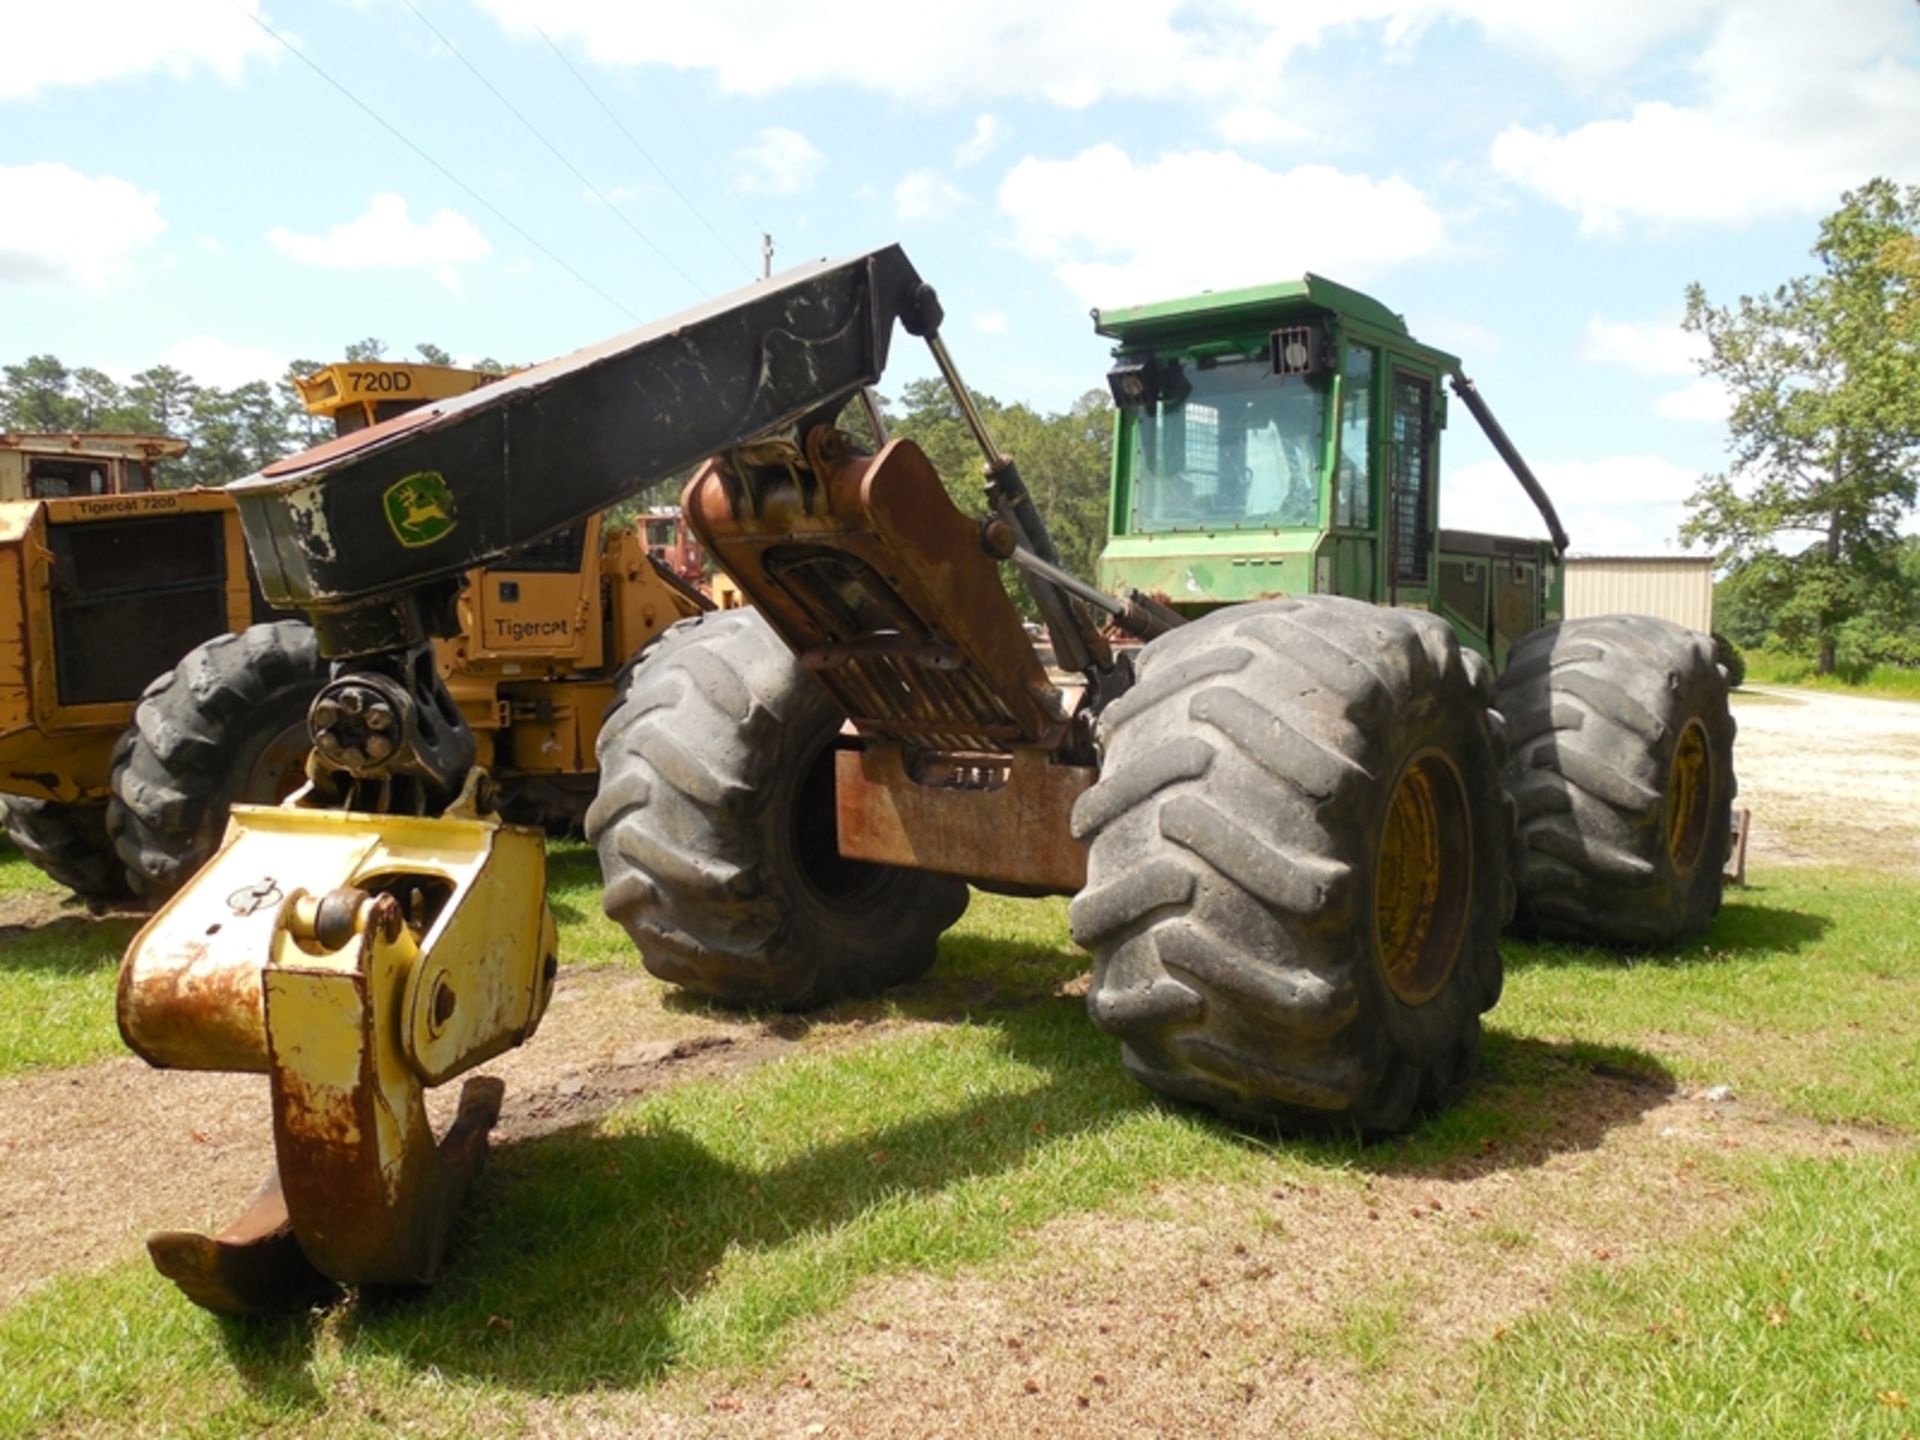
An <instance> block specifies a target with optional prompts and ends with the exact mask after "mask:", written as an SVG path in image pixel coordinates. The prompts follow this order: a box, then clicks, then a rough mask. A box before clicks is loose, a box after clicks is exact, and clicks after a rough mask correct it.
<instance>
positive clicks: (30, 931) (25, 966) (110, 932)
mask: <svg viewBox="0 0 1920 1440" xmlns="http://www.w3.org/2000/svg"><path fill="white" fill-rule="evenodd" d="M144 918H145V917H143V916H139V915H62V916H59V917H58V918H56V919H52V920H48V921H45V922H43V923H41V924H38V925H0V970H22V971H25V970H38V971H42V972H45V973H49V974H56V975H86V974H90V973H92V972H93V971H95V970H106V969H110V968H112V967H113V966H115V965H118V964H119V963H120V956H121V955H122V954H123V953H124V952H125V951H126V948H127V942H128V941H130V940H131V939H133V935H134V932H135V931H136V930H138V929H139V928H140V926H141V924H142V922H143V920H144Z"/></svg>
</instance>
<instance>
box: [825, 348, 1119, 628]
mask: <svg viewBox="0 0 1920 1440" xmlns="http://www.w3.org/2000/svg"><path fill="white" fill-rule="evenodd" d="M973 402H974V407H975V408H976V409H977V410H979V411H980V414H981V416H982V418H983V419H984V420H985V421H986V424H987V430H988V433H989V434H991V435H992V436H993V441H994V444H996V445H998V446H999V447H1000V448H1001V449H1002V450H1003V451H1005V452H1006V453H1008V454H1010V455H1012V456H1013V457H1014V458H1015V459H1016V460H1018V461H1019V462H1020V475H1021V478H1022V479H1024V480H1025V481H1026V483H1027V489H1028V490H1029V491H1031V492H1032V494H1033V502H1034V507H1035V508H1036V509H1037V510H1038V511H1039V512H1040V518H1041V520H1042V521H1044V522H1045V524H1046V527H1047V533H1048V534H1049V535H1051V536H1052V537H1053V543H1054V547H1055V548H1056V549H1057V550H1058V551H1059V552H1060V562H1061V564H1062V565H1063V566H1064V567H1065V568H1066V569H1068V570H1070V571H1072V572H1073V573H1074V574H1076V575H1079V576H1080V577H1081V578H1083V579H1092V578H1093V575H1094V567H1095V564H1096V562H1097V561H1098V560H1099V558H1100V550H1101V548H1102V546H1103V545H1104V544H1105V541H1106V533H1107V486H1108V477H1109V474H1110V472H1111V468H1112V461H1113V403H1112V401H1111V400H1109V399H1108V397H1107V394H1106V392H1105V391H1102V390H1089V391H1088V392H1087V393H1086V394H1084V395H1082V396H1081V397H1080V398H1079V399H1078V400H1076V401H1075V402H1074V403H1073V405H1072V406H1071V407H1070V408H1069V409H1068V410H1067V411H1066V412H1064V413H1062V414H1056V415H1043V414H1041V413H1040V412H1038V411H1036V410H1034V409H1032V408H1031V407H1030V406H1027V405H1003V404H1001V403H1000V402H999V401H998V400H995V399H994V398H993V397H992V396H990V395H981V394H979V393H977V392H976V393H975V394H974V396H973ZM887 408H888V410H889V424H890V426H891V428H892V432H893V434H895V435H899V436H904V437H907V438H909V439H911V440H913V441H914V442H915V443H916V444H918V445H919V446H920V448H921V449H922V450H924V451H926V452H927V458H928V459H929V460H931V461H932V462H933V466H934V469H935V470H937V471H938V472H939V474H940V479H941V482H942V483H943V484H944V485H945V486H946V488H947V493H948V494H949V495H951V496H952V497H953V500H954V503H955V504H957V505H958V506H959V507H960V508H961V509H962V510H964V511H966V512H967V513H968V514H970V515H983V514H985V512H986V498H985V487H984V483H983V482H984V475H983V472H982V464H981V455H980V447H979V445H978V444H977V443H976V442H975V440H974V438H973V432H972V431H971V430H970V429H969V428H968V426H967V423H966V421H965V419H964V418H963V417H962V416H961V414H960V407H959V406H958V405H957V404H956V403H955V402H954V400H953V397H952V395H951V394H950V393H949V392H948V390H947V388H946V386H945V385H944V384H943V383H942V382H941V381H939V380H937V379H926V380H915V381H913V382H912V383H910V384H909V385H908V386H907V387H906V388H905V389H904V390H903V391H902V392H901V397H900V412H899V413H893V407H892V406H888V407H887ZM843 423H844V422H843ZM1007 579H1008V589H1009V591H1011V592H1012V594H1013V596H1014V598H1015V601H1016V602H1017V603H1018V604H1019V605H1020V607H1021V609H1022V610H1023V611H1028V612H1031V609H1032V606H1031V604H1030V600H1029V597H1028V595H1027V593H1026V587H1025V585H1024V584H1022V583H1021V582H1020V581H1019V580H1018V579H1017V578H1016V576H1015V575H1014V573H1012V572H1011V571H1010V572H1009V574H1008V576H1007Z"/></svg>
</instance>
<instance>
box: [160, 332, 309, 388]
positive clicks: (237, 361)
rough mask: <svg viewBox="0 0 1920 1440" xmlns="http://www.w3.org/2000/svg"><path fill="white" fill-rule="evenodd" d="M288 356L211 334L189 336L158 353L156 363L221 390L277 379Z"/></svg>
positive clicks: (285, 365) (284, 368)
mask: <svg viewBox="0 0 1920 1440" xmlns="http://www.w3.org/2000/svg"><path fill="white" fill-rule="evenodd" d="M290 359H291V357H290V356H287V355H283V354H281V353H280V352H279V351H277V350H266V349H262V348H261V347H259V346H257V345H235V344H232V343H231V342H229V341H226V340H219V339H216V338H215V337H213V336H211V335H193V336H189V337H188V338H187V339H185V340H182V341H180V342H179V343H177V344H175V345H170V346H168V347H167V348H166V349H165V350H163V351H161V352H160V363H161V364H163V365H171V366H173V367H174V368H175V369H176V370H183V371H185V372H186V373H187V374H189V375H191V376H192V377H193V378H194V379H195V380H197V381H198V382H199V383H200V384H202V385H215V386H218V387H219V388H220V389H222V390H231V389H233V388H234V387H235V386H238V385H245V384H246V383H248V382H249V381H251V380H266V381H268V382H272V381H276V380H278V379H279V378H280V377H281V376H282V375H284V374H286V373H287V364H288V362H289V360H290Z"/></svg>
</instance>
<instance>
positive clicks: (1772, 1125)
mask: <svg viewBox="0 0 1920 1440" xmlns="http://www.w3.org/2000/svg"><path fill="white" fill-rule="evenodd" d="M1646 1083H1647V1082H1646V1081H1644V1080H1639V1081H1634V1080H1625V1079H1617V1078H1609V1077H1607V1076H1605V1075H1599V1074H1596V1075H1595V1076H1594V1078H1593V1080H1592V1082H1591V1083H1590V1084H1589V1086H1588V1087H1587V1088H1586V1091H1585V1093H1583V1094H1582V1095H1581V1096H1580V1097H1579V1101H1580V1111H1581V1114H1582V1117H1583V1118H1581V1119H1580V1120H1579V1121H1577V1122H1576V1125H1577V1128H1579V1129H1580V1130H1581V1131H1582V1132H1583V1133H1582V1134H1581V1135H1579V1136H1577V1137H1575V1138H1576V1139H1577V1140H1579V1141H1581V1142H1584V1141H1586V1140H1587V1139H1589V1138H1590V1139H1591V1140H1592V1142H1593V1143H1592V1145H1591V1147H1590V1148H1571V1149H1569V1148H1565V1147H1564V1141H1565V1138H1566V1137H1560V1138H1559V1139H1557V1140H1556V1139H1555V1137H1553V1136H1551V1135H1546V1136H1543V1137H1542V1138H1541V1139H1540V1141H1539V1142H1538V1144H1537V1145H1534V1146H1522V1147H1519V1148H1518V1149H1517V1150H1516V1152H1515V1153H1513V1154H1505V1155H1502V1154H1497V1153H1490V1154H1483V1155H1479V1156H1469V1157H1465V1158H1463V1159H1462V1160H1461V1161H1459V1162H1458V1163H1449V1164H1447V1165H1444V1166H1442V1167H1439V1168H1438V1169H1437V1170H1436V1171H1435V1172H1434V1173H1424V1174H1419V1173H1410V1174H1374V1175H1370V1176H1364V1175H1363V1176H1358V1177H1347V1176H1342V1175H1338V1174H1332V1175H1329V1177H1328V1178H1327V1180H1326V1181H1325V1182H1324V1183H1311V1184H1291V1185H1287V1186H1284V1187H1282V1188H1279V1189H1275V1190H1273V1191H1271V1192H1267V1193H1260V1192H1258V1191H1255V1190H1250V1189H1245V1188H1242V1189H1225V1188H1209V1187H1183V1188H1180V1189H1177V1190H1176V1189H1168V1190H1166V1191H1164V1192H1162V1193H1160V1194H1157V1195H1155V1196H1153V1197H1151V1198H1150V1201H1149V1203H1148V1204H1147V1205H1146V1206H1145V1207H1144V1208H1145V1210H1146V1212H1147V1213H1144V1214H1134V1215H1127V1216H1121V1217H1116V1216H1112V1215H1098V1216H1076V1217H1073V1218H1070V1219H1065V1220H1060V1221H1057V1222H1054V1223H1051V1224H1048V1225H1046V1226H1044V1227H1042V1228H1041V1229H1040V1230H1038V1231H1037V1232H1036V1233H1035V1234H1034V1235H1033V1236H1032V1237H1031V1239H1032V1243H1031V1245H1030V1246H1029V1247H1028V1248H1027V1249H1026V1251H1025V1252H1024V1253H1023V1254H1022V1255H1021V1256H1019V1257H1018V1258H1017V1259H1016V1260H1015V1261H1012V1262H1009V1264H1008V1266H1007V1267H1005V1270H1004V1273H984V1274H979V1273H970V1274H965V1275H961V1276H957V1277H940V1276H931V1275H927V1274H910V1275H902V1276H897V1277H893V1278H890V1279H886V1280H881V1281H876V1282H874V1283H873V1284H870V1285H868V1286H866V1287H864V1288H863V1289H862V1290H861V1291H860V1292H858V1293H857V1294H856V1295H855V1296H854V1297H853V1298H852V1299H851V1300H849V1301H848V1302H847V1303H846V1304H844V1305H842V1306H841V1307H839V1309H838V1310H837V1311H836V1312H835V1313H834V1314H833V1315H832V1316H829V1317H825V1318H823V1319H821V1320H819V1321H816V1322H814V1323H812V1324H811V1325H809V1326H807V1327H805V1328H804V1329H803V1330H802V1331H801V1332H800V1334H799V1335H798V1336H797V1337H796V1339H795V1341H794V1343H793V1344H792V1345H791V1346H790V1347H789V1348H788V1350H787V1352H786V1354H785V1355H784V1356H783V1358H782V1360H781V1362H780V1363H779V1364H778V1365H776V1366H775V1367H774V1368H773V1369H772V1370H771V1371H769V1372H768V1373H766V1374H764V1375H761V1376H757V1377H752V1378H747V1379H742V1380H739V1381H738V1382H736V1383H733V1384H728V1383H725V1382H724V1381H722V1382H718V1383H716V1381H715V1380H713V1379H712V1378H708V1377H698V1378H695V1379H693V1380H691V1381H687V1382H679V1381H670V1382H669V1383H668V1384H667V1385H665V1386H663V1387H661V1388H660V1389H659V1390H658V1391H656V1392H654V1393H652V1394H650V1395H644V1396H642V1395H633V1394H598V1395H590V1396H583V1397H579V1398H576V1399H573V1400H569V1401H563V1402H553V1403H551V1404H548V1405H545V1406H542V1407H540V1408H538V1409H536V1411H535V1413H534V1416H533V1417H532V1428H533V1430H534V1432H535V1433H536V1434H541V1435H552V1436H560V1435H568V1436H576V1435H591V1436H599V1435H606V1436H612V1435H660V1436H669V1435H671V1436H683V1435H684V1436H702V1435H714V1436H718V1435H723V1434H724V1435H727V1436H735V1435H755V1436H758V1435H768V1436H773V1435H780V1436H815V1435H820V1436H861V1437H896V1436H899V1437H904V1436H935V1435H955V1436H958V1435H965V1436H1017V1437H1023V1440H1024V1437H1030V1436H1033V1435H1048V1436H1053V1435H1061V1436H1079V1435H1084V1436H1106V1435H1249V1436H1252V1435H1259V1436H1270V1435H1339V1436H1347V1435H1353V1434H1358V1433H1363V1432H1368V1431H1369V1430H1370V1426H1369V1424H1368V1416H1369V1414H1370V1413H1372V1411H1373V1409H1374V1408H1375V1406H1376V1405H1377V1403H1378V1401H1379V1399H1380V1397H1381V1396H1382V1395H1383V1394H1385V1395H1389V1396H1391V1395H1394V1394H1401V1395H1404V1394H1407V1393H1414V1394H1419V1395H1424V1396H1427V1397H1429V1398H1430V1399H1431V1400H1432V1401H1433V1402H1435V1403H1436V1404H1440V1405H1444V1404H1445V1403H1447V1402H1448V1401H1452V1400H1457V1399H1458V1398H1459V1394H1458V1392H1459V1388H1460V1386H1461V1384H1462V1383H1464V1375H1465V1374H1466V1373H1467V1368H1468V1367H1465V1366H1458V1367H1457V1368H1456V1367H1453V1366H1451V1365H1450V1363H1449V1362H1450V1361H1455V1360H1458V1359H1459V1358H1460V1357H1461V1355H1462V1351H1463V1350H1464V1348H1465V1347H1467V1346H1469V1345H1472V1344H1474V1343H1477V1342H1480V1341H1485V1340H1490V1339H1497V1338H1498V1337H1499V1335H1500V1334H1501V1333H1502V1332H1503V1330H1504V1329H1505V1327H1507V1326H1510V1325H1512V1324H1513V1323H1514V1322H1515V1321H1517V1320H1519V1319H1520V1318H1521V1317H1523V1316H1524V1315H1526V1314H1527V1313H1528V1312H1530V1311H1533V1310H1535V1309H1538V1308H1539V1307H1541V1306H1545V1305H1550V1304H1551V1303H1552V1302H1553V1300H1554V1297H1555V1295H1556V1293H1557V1291H1558V1289H1559V1288H1560V1286H1561V1284H1562V1282H1563V1280H1564V1278H1565V1276H1566V1275H1567V1273H1568V1272H1569V1271H1570V1270H1572V1269H1573V1268H1574V1267H1576V1266H1583V1265H1590V1264H1595V1263H1600V1264H1626V1263H1631V1262H1632V1261H1634V1260H1635V1259H1638V1258H1640V1257H1642V1256H1644V1255H1647V1254H1649V1253H1652V1252H1654V1251H1657V1250H1662V1249H1666V1248H1668V1247H1672V1246H1674V1245H1676V1244H1680V1245H1684V1244H1685V1242H1686V1241H1687V1239H1688V1237H1689V1236H1692V1235H1695V1234H1699V1233H1705V1232H1713V1231H1718V1230H1720V1229H1722V1228H1724V1227H1725V1226H1727V1225H1729V1224H1731V1223H1733V1222H1734V1221H1735V1220H1736V1219H1737V1218H1738V1216H1739V1215H1740V1214H1741V1213H1742V1212H1743V1210H1744V1209H1745V1208H1746V1206H1747V1204H1748V1203H1749V1199H1748V1197H1746V1196H1744V1195H1743V1194H1742V1193H1741V1192H1740V1191H1739V1190H1737V1189H1735V1188H1734V1187H1733V1186H1731V1185H1729V1184H1727V1183H1725V1182H1724V1180H1723V1179H1722V1178H1721V1175H1720V1171H1721V1169H1722V1166H1721V1165H1720V1164H1719V1159H1720V1157H1723V1156H1725V1155H1726V1154H1727V1153H1728V1152H1730V1151H1737V1150H1740V1149H1743V1148H1746V1147H1749V1146H1751V1147H1765V1148H1766V1149H1767V1150H1768V1151H1769V1152H1770V1153H1776V1154H1778V1153H1796V1154H1797V1153H1807V1154H1840V1155H1853V1154H1872V1153H1877V1152H1881V1151H1883V1150H1884V1149H1885V1148H1886V1146H1887V1145H1888V1144H1889V1143H1891V1142H1889V1141H1888V1140H1886V1139H1885V1138H1884V1137H1880V1136H1877V1135H1875V1134H1873V1133H1871V1132H1853V1131H1844V1130H1839V1129H1832V1128H1825V1129H1823V1128H1820V1127H1816V1126H1812V1125H1808V1124H1805V1123H1802V1122H1799V1121H1796V1120H1792V1119H1790V1118H1788V1117H1782V1116H1779V1115H1775V1114H1772V1113H1769V1112H1766V1111H1761V1110H1754V1109H1752V1108H1750V1107H1747V1106H1744V1105H1741V1104H1739V1103H1738V1102H1731V1103H1729V1102H1713V1101H1709V1100H1707V1099H1706V1098H1705V1097H1704V1096H1703V1095H1702V1094H1700V1093H1697V1092H1696V1093H1680V1094H1669V1095H1664V1096H1662V1097H1661V1098H1659V1099H1658V1101H1657V1103H1654V1104H1652V1105H1651V1106H1650V1107H1649V1105H1648V1097H1647V1095H1646V1094H1645V1092H1644V1087H1645V1085H1646ZM1563 1098H1564V1097H1563ZM1609 1115H1610V1116H1612V1117H1613V1118H1614V1119H1616V1120H1619V1121H1620V1122H1621V1123H1618V1124H1613V1125H1611V1126H1600V1125H1599V1122H1598V1120H1597V1119H1596V1118H1595V1117H1602V1116H1609ZM1589 1130H1591V1131H1592V1133H1591V1134H1590V1135H1589V1134H1588V1133H1587V1132H1588V1131H1589Z"/></svg>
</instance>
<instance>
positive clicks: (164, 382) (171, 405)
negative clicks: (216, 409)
mask: <svg viewBox="0 0 1920 1440" xmlns="http://www.w3.org/2000/svg"><path fill="white" fill-rule="evenodd" d="M199 388H200V387H199V386H197V385H195V384H194V383H193V377H192V376H190V375H187V374H186V373H185V372H183V371H180V370H176V369H174V368H173V366H171V365H154V366H152V367H150V368H148V369H146V370H142V371H141V372H140V373H139V374H138V375H136V376H134V377H133V383H132V384H131V385H130V386H128V387H127V401H128V404H129V405H131V406H132V407H133V408H134V410H135V411H136V412H137V415H138V417H139V419H140V423H137V424H135V425H133V426H131V427H129V428H131V429H135V430H142V431H147V432H149V433H151V434H155V435H180V436H185V435H186V433H187V428H188V425H189V423H190V421H191V417H192V414H193V397H194V396H195V394H197V393H198V391H199Z"/></svg>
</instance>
